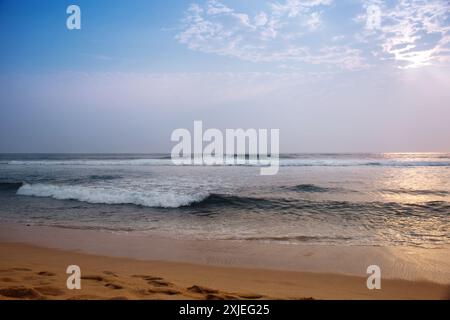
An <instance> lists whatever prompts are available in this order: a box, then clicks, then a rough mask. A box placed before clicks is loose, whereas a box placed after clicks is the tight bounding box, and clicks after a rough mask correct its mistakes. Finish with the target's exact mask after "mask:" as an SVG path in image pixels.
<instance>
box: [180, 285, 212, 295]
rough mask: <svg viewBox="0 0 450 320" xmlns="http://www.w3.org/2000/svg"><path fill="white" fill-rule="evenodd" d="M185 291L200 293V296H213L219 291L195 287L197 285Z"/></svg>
mask: <svg viewBox="0 0 450 320" xmlns="http://www.w3.org/2000/svg"><path fill="white" fill-rule="evenodd" d="M187 290H188V291H189V292H193V293H200V294H214V293H218V292H219V290H215V289H211V288H206V287H201V286H197V285H193V286H192V287H189V288H187Z"/></svg>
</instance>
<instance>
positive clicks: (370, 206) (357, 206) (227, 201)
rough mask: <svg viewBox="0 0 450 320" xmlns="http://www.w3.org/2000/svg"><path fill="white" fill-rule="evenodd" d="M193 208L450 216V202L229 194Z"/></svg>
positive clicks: (193, 203) (294, 212)
mask: <svg viewBox="0 0 450 320" xmlns="http://www.w3.org/2000/svg"><path fill="white" fill-rule="evenodd" d="M189 207H190V208H194V209H195V208H197V209H204V208H209V209H213V208H214V209H220V208H227V209H245V210H254V211H258V210H261V212H268V211H271V212H274V213H277V214H300V215H301V214H303V213H306V212H308V213H313V214H315V213H326V214H333V213H334V214H355V215H360V214H361V215H365V214H371V215H372V214H375V215H378V214H380V215H384V214H389V215H399V216H412V215H415V216H422V215H427V214H428V213H432V214H434V215H436V214H443V215H444V216H447V215H448V212H450V203H448V202H446V201H426V202H420V203H398V202H381V201H372V202H351V201H335V200H308V199H290V198H289V199H286V198H256V197H243V196H236V195H226V194H214V193H213V194H210V195H209V196H207V197H205V198H203V199H202V200H201V201H194V202H192V203H191V204H190V206H189Z"/></svg>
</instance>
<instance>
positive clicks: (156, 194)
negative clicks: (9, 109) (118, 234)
mask: <svg viewBox="0 0 450 320" xmlns="http://www.w3.org/2000/svg"><path fill="white" fill-rule="evenodd" d="M17 194H18V195H21V196H35V197H49V198H54V199H58V200H78V201H82V202H87V203H93V204H133V205H138V206H145V207H159V208H178V207H183V206H189V205H190V204H192V203H196V202H200V201H202V200H203V199H205V198H207V197H208V195H209V194H196V195H188V194H179V193H173V192H167V191H164V192H161V191H144V190H142V191H135V190H127V189H118V188H116V189H114V188H104V187H92V186H68V185H54V184H40V183H38V184H24V185H22V186H21V187H20V188H19V189H18V190H17Z"/></svg>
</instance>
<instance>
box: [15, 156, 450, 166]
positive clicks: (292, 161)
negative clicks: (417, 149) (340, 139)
mask: <svg viewBox="0 0 450 320" xmlns="http://www.w3.org/2000/svg"><path fill="white" fill-rule="evenodd" d="M7 163H8V165H21V166H173V165H175V164H174V163H173V162H172V160H171V159H170V158H159V159H110V160H108V159H104V160H92V159H82V160H80V159H74V160H11V161H8V162H7ZM267 165H268V162H267V161H262V162H260V161H257V160H245V162H243V163H229V162H224V163H223V164H215V165H214V166H250V167H253V166H254V167H261V166H267ZM279 165H280V166H281V167H355V166H356V167H358V166H369V167H370V166H375V167H380V166H381V167H450V162H449V161H443V160H437V161H435V160H400V159H397V160H392V159H390V160H375V161H374V160H355V159H296V158H281V159H280V161H279ZM184 166H202V164H200V165H197V164H185V165H184Z"/></svg>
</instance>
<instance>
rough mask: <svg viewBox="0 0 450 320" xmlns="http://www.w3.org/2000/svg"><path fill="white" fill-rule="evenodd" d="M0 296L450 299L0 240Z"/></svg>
mask: <svg viewBox="0 0 450 320" xmlns="http://www.w3.org/2000/svg"><path fill="white" fill-rule="evenodd" d="M0 253H1V256H2V259H1V260H0V300H5V299H6V300H7V299H33V300H36V299H37V300H41V299H45V300H47V299H51V300H53V299H56V300H61V299H71V300H91V299H102V300H103V299H115V300H117V299H120V300H125V299H133V300H134V299H170V300H172V299H200V300H224V299H252V300H253V299H255V300H266V299H290V300H305V299H307V300H310V299H338V300H341V299H446V300H448V299H450V287H449V286H448V285H443V284H437V283H433V282H427V281H407V280H391V279H383V280H382V288H381V290H368V289H367V287H366V278H364V277H358V276H348V275H341V274H330V273H315V272H298V271H277V270H267V269H252V268H237V267H218V266H208V265H200V264H190V263H182V262H167V261H143V260H134V259H129V258H117V257H106V256H99V255H92V254H85V253H79V252H74V251H66V250H60V249H49V248H42V247H37V246H32V245H28V244H18V243H6V242H0ZM73 264H77V265H79V266H80V269H81V289H80V290H69V289H67V287H66V280H67V277H68V275H67V274H66V268H67V267H68V266H69V265H73Z"/></svg>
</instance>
